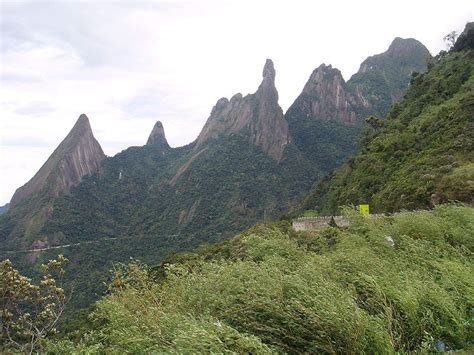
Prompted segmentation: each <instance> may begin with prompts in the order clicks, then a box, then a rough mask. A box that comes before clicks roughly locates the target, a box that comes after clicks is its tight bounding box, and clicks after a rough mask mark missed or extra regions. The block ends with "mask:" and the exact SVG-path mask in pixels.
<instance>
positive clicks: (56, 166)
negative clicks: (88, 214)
mask: <svg viewBox="0 0 474 355" xmlns="http://www.w3.org/2000/svg"><path fill="white" fill-rule="evenodd" d="M104 158H105V155H104V152H103V151H102V148H101V146H100V144H99V143H98V142H97V140H96V139H95V138H94V135H93V133H92V129H91V126H90V124H89V119H88V118H87V116H86V115H84V114H82V115H81V116H80V117H79V119H78V120H77V122H76V124H75V125H74V127H73V128H72V130H71V131H70V132H69V134H68V135H67V136H66V138H65V139H64V140H63V141H62V142H61V144H59V146H58V147H57V148H56V150H55V151H54V152H53V154H51V156H50V157H49V158H48V160H47V161H46V163H44V165H43V166H42V167H41V168H40V170H39V171H38V172H37V173H36V174H35V176H33V178H32V179H31V180H30V181H28V182H27V183H26V184H25V185H23V186H22V187H20V188H18V189H17V190H16V192H15V194H14V195H13V197H12V199H11V202H10V209H14V208H15V206H17V205H18V204H20V203H21V202H22V201H24V200H26V199H28V198H31V197H33V196H34V195H36V194H38V193H40V192H41V193H42V195H43V196H45V197H46V198H47V199H53V198H56V197H58V196H60V195H62V194H63V193H64V192H66V191H68V190H69V189H70V188H71V187H72V186H76V185H78V184H79V183H80V182H81V180H82V178H83V177H84V176H85V175H91V174H93V173H94V172H96V171H98V170H99V168H100V163H101V161H102V160H103V159H104Z"/></svg>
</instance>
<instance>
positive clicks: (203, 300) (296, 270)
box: [49, 205, 474, 353]
mask: <svg viewBox="0 0 474 355" xmlns="http://www.w3.org/2000/svg"><path fill="white" fill-rule="evenodd" d="M349 217H350V218H351V219H352V225H351V227H350V228H349V229H347V230H339V229H337V228H332V227H328V228H327V229H325V230H323V231H321V232H320V233H319V234H317V233H312V234H311V233H308V232H306V233H302V232H301V233H295V232H294V231H292V230H291V229H289V228H288V225H287V224H286V223H285V222H280V223H279V224H261V225H257V226H255V227H253V228H251V229H250V230H248V231H246V232H245V233H242V234H241V235H239V236H237V237H235V238H233V239H231V240H230V241H228V242H223V243H220V244H214V245H209V246H207V247H202V248H200V249H199V250H198V251H196V252H193V253H187V254H175V255H172V256H170V257H169V258H168V259H167V260H166V262H165V263H163V264H162V265H161V266H159V267H146V266H144V265H141V264H139V263H132V264H130V265H128V266H127V267H125V266H122V267H118V268H116V272H115V277H114V280H113V282H112V283H111V284H110V286H109V290H110V294H109V295H107V296H105V297H104V298H103V299H102V300H100V301H99V302H97V304H96V306H95V310H94V311H93V312H92V314H90V316H89V317H88V322H92V326H91V325H90V323H89V324H88V325H87V327H86V328H85V330H82V331H81V330H78V331H76V332H75V333H74V334H73V335H71V338H70V339H76V340H68V339H67V338H65V339H62V340H57V341H54V342H51V343H50V345H49V346H50V347H49V349H50V351H52V352H54V353H71V352H74V351H78V352H84V353H86V352H105V353H125V352H129V353H150V352H185V353H186V352H240V353H254V352H257V353H270V352H282V353H303V352H312V353H391V352H396V351H398V352H409V351H419V350H423V351H430V350H434V347H435V344H436V343H437V342H443V343H444V344H446V346H447V347H448V348H450V349H462V348H469V346H472V343H470V342H472V340H473V339H474V322H473V320H474V318H473V312H474V265H473V263H472V255H473V254H472V253H473V251H474V239H473V236H474V222H473V221H474V209H472V208H468V207H461V206H455V205H452V206H440V207H437V208H436V209H435V210H434V211H433V212H421V213H409V212H406V213H402V214H399V215H394V216H391V217H379V218H374V217H366V218H364V217H362V216H360V215H357V214H356V213H350V214H349ZM389 239H391V240H392V241H393V244H392V243H390V242H389V241H388V240H389ZM91 328H92V329H91ZM81 333H82V336H80V334H81ZM77 339H80V340H77Z"/></svg>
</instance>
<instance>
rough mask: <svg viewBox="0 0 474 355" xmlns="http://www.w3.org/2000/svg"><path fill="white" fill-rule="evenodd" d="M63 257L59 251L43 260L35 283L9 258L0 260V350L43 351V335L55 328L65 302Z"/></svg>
mask: <svg viewBox="0 0 474 355" xmlns="http://www.w3.org/2000/svg"><path fill="white" fill-rule="evenodd" d="M67 261H68V260H67V259H66V258H64V257H63V256H62V255H59V257H58V258H57V260H49V261H48V263H47V264H43V265H42V273H43V277H42V280H41V282H40V283H39V285H38V286H37V285H34V284H32V283H31V280H30V279H28V278H26V277H24V276H22V275H21V274H20V273H19V272H18V271H17V270H15V269H14V268H13V265H12V263H11V261H10V260H8V259H7V260H4V261H2V262H1V263H0V290H1V291H0V307H1V308H0V326H1V333H0V351H2V352H7V353H10V352H12V351H20V352H22V353H30V354H31V353H33V352H34V351H44V345H45V339H46V337H48V336H50V335H51V334H54V333H55V332H56V329H55V326H56V324H57V322H58V320H59V317H60V316H61V315H62V313H63V311H64V307H65V304H66V296H65V294H64V290H63V289H62V288H61V287H60V286H61V281H62V278H63V276H64V272H65V271H64V265H65V264H66V263H67ZM53 274H54V275H55V276H56V278H55V277H54V276H53ZM56 279H57V280H56Z"/></svg>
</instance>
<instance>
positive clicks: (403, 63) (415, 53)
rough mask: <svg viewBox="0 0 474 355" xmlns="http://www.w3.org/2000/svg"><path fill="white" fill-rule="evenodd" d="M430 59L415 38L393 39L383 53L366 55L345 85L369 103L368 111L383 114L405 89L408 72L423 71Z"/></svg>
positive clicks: (427, 52)
mask: <svg viewBox="0 0 474 355" xmlns="http://www.w3.org/2000/svg"><path fill="white" fill-rule="evenodd" d="M430 59H431V55H430V53H429V51H428V50H427V49H426V47H425V46H423V44H421V43H420V42H418V41H417V40H415V39H405V40H403V39H401V38H395V40H394V41H393V42H392V44H391V45H390V48H389V49H388V50H387V51H386V52H385V53H381V54H377V55H374V56H372V57H369V58H367V59H366V60H365V61H364V62H363V63H362V64H361V69H360V70H359V71H358V72H357V73H356V74H354V75H353V76H352V77H351V79H350V80H349V81H348V82H347V85H348V87H349V88H350V89H352V90H353V91H354V92H359V93H360V94H362V96H363V97H364V98H365V99H366V100H367V101H368V102H369V103H370V105H371V107H372V109H371V110H370V113H372V114H375V115H377V116H379V117H386V116H387V114H388V112H389V111H390V108H391V106H392V104H393V103H394V101H396V100H399V99H400V98H401V97H402V95H403V93H404V92H405V91H406V89H407V87H408V84H409V82H410V75H411V73H412V72H418V73H421V72H424V71H425V70H426V68H427V64H428V61H429V60H430Z"/></svg>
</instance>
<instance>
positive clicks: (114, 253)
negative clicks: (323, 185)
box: [0, 135, 318, 322]
mask: <svg viewBox="0 0 474 355" xmlns="http://www.w3.org/2000/svg"><path fill="white" fill-rule="evenodd" d="M192 148H193V147H192V146H187V147H183V148H178V149H173V150H169V151H167V152H166V153H165V154H162V150H161V149H160V148H159V147H158V148H157V147H155V146H144V147H133V148H129V149H127V150H126V151H124V152H122V153H120V154H118V155H117V156H115V157H113V158H108V159H107V160H106V161H105V163H104V169H103V171H102V173H101V174H98V175H94V176H91V177H88V178H85V179H84V181H83V182H82V183H81V184H80V185H79V186H77V187H76V188H73V189H72V190H71V193H70V194H68V195H65V196H63V197H61V198H59V199H57V200H56V201H55V206H54V210H53V215H52V217H51V218H50V220H49V221H48V222H47V223H46V224H45V226H44V228H43V229H42V231H41V233H40V234H38V235H36V236H35V237H34V238H35V239H39V238H40V236H47V238H48V240H49V242H50V243H51V244H52V243H56V244H61V245H62V244H68V243H78V242H87V243H89V244H82V245H77V246H73V247H69V248H64V249H62V250H61V252H62V253H63V254H64V255H65V256H66V257H67V258H68V259H69V260H70V262H71V271H70V272H68V274H67V275H66V278H65V280H64V282H65V288H66V290H71V289H72V290H73V293H72V299H71V302H70V307H69V309H68V314H67V315H66V316H67V318H68V319H69V317H70V316H71V313H73V312H74V311H77V310H79V309H81V308H84V307H88V306H89V305H90V304H91V303H92V302H93V301H95V300H96V299H98V298H99V297H100V296H101V295H102V294H103V293H104V292H105V286H104V283H105V282H106V281H108V280H107V277H108V271H109V269H110V268H111V267H112V263H114V262H126V261H127V260H129V258H130V257H134V258H140V260H142V261H144V262H155V263H156V262H159V261H161V260H163V258H164V257H165V256H166V254H167V253H169V252H171V251H184V250H190V249H192V248H195V247H197V246H198V245H200V244H202V243H211V242H217V241H221V240H224V239H227V238H229V237H231V236H232V235H235V234H236V233H238V232H240V231H242V230H245V229H246V228H248V227H250V226H251V225H253V224H255V223H257V222H258V221H260V220H264V219H270V218H277V217H279V216H280V214H282V213H283V211H285V210H287V209H288V208H289V206H290V205H292V204H295V203H296V202H297V201H298V199H301V198H302V197H303V196H304V194H305V192H306V191H309V190H310V187H311V185H312V183H313V181H314V179H315V177H316V176H318V175H317V173H316V171H315V169H314V167H313V166H312V165H311V164H310V163H309V162H307V161H305V160H303V159H301V156H300V153H299V152H298V151H297V150H296V148H294V147H288V149H287V151H286V152H285V157H284V159H283V160H282V161H281V162H276V161H275V160H273V159H271V158H270V157H268V156H267V155H266V154H265V153H264V152H263V151H262V150H261V149H260V148H258V147H256V146H253V145H249V144H248V143H247V141H246V139H245V137H242V136H238V135H235V136H230V137H223V138H222V139H220V140H216V141H212V142H211V143H210V144H209V145H208V148H207V150H206V151H205V152H204V153H203V154H200V155H199V156H198V157H197V158H196V159H195V160H194V161H193V164H192V165H191V166H190V168H188V170H186V171H185V172H184V173H183V174H182V175H181V176H180V178H179V179H177V181H176V184H175V185H174V186H173V185H172V184H171V183H170V180H172V178H173V177H174V176H175V174H176V172H177V170H178V169H179V167H181V166H182V165H184V164H185V163H186V162H187V161H188V160H189V159H190V157H191V156H193V154H196V152H195V151H193V150H192ZM120 173H121V174H120ZM120 176H121V178H119V177H120ZM0 217H3V218H4V220H8V219H9V218H10V219H11V218H12V216H10V215H4V216H3V215H2V216H0ZM12 224H13V223H3V224H0V225H1V226H2V228H4V229H8V228H10V227H9V226H11V225H12ZM111 238H116V239H111ZM25 241H26V239H25V238H18V239H10V240H8V244H7V243H5V244H4V245H5V249H7V250H15V249H16V250H18V249H27V248H29V246H30V245H31V240H30V242H29V243H28V244H27V243H26V242H25ZM15 243H16V244H15ZM20 243H25V244H23V245H24V246H23V247H21V244H20ZM5 249H3V250H1V251H0V260H1V259H3V258H10V259H12V260H13V261H14V263H15V265H16V266H17V267H18V269H19V270H21V272H22V273H25V274H26V275H28V276H29V277H33V278H37V277H38V275H39V272H40V270H39V269H38V267H37V266H36V265H38V263H41V262H44V261H46V260H47V259H48V258H52V257H54V253H55V252H57V251H55V250H50V251H45V252H42V253H41V254H40V255H37V256H36V257H38V260H35V258H33V262H32V261H31V260H32V258H31V256H29V255H28V253H20V254H11V253H7V252H5ZM32 264H33V265H32ZM68 322H69V320H68Z"/></svg>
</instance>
